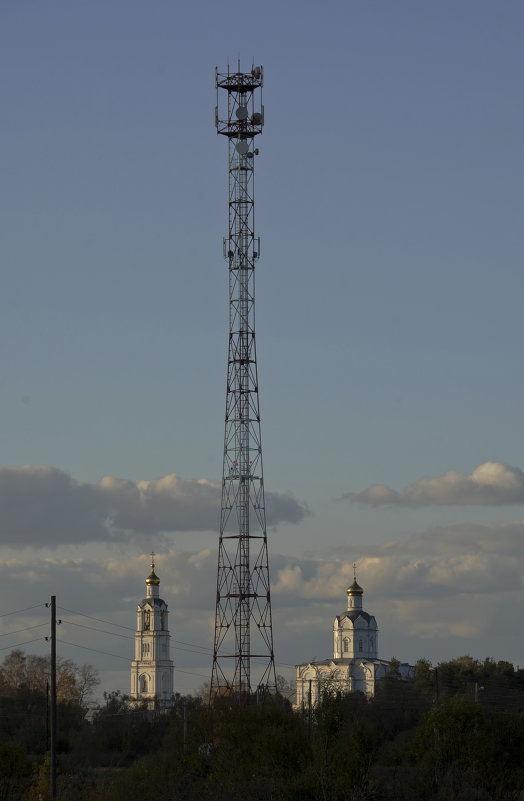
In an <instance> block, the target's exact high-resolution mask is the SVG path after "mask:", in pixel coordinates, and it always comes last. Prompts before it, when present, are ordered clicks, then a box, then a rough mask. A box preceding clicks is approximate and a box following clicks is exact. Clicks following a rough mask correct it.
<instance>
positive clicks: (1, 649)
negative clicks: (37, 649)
mask: <svg viewBox="0 0 524 801" xmlns="http://www.w3.org/2000/svg"><path fill="white" fill-rule="evenodd" d="M40 640H47V637H35V639H34V640H26V641H25V642H18V643H16V645H15V646H13V645H4V647H3V648H0V651H7V650H9V648H10V649H11V650H12V651H16V649H17V648H20V646H21V645H29V643H31V642H40Z"/></svg>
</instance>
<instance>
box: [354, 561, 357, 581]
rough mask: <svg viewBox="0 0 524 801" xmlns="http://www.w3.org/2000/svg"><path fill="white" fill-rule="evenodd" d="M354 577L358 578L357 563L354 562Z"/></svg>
mask: <svg viewBox="0 0 524 801" xmlns="http://www.w3.org/2000/svg"><path fill="white" fill-rule="evenodd" d="M353 578H354V579H355V581H356V580H357V563H356V562H353Z"/></svg>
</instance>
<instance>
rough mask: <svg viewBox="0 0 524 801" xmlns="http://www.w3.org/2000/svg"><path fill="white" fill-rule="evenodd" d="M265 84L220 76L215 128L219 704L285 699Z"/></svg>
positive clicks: (256, 78) (256, 77) (214, 690)
mask: <svg viewBox="0 0 524 801" xmlns="http://www.w3.org/2000/svg"><path fill="white" fill-rule="evenodd" d="M263 83H264V71H263V69H262V67H258V66H253V67H252V68H251V72H248V73H246V72H241V71H240V61H239V63H238V71H237V72H231V71H230V69H229V65H228V69H227V73H219V72H218V69H216V70H215V85H216V89H217V105H216V108H215V125H216V128H217V133H218V134H221V135H223V136H224V137H226V139H227V141H228V153H229V162H228V163H229V228H228V234H227V237H226V238H225V239H224V256H225V257H226V259H227V261H228V269H229V350H228V367H227V391H226V416H225V431H224V455H223V467H222V501H221V513H220V539H219V547H218V570H217V592H216V613H215V637H214V648H213V668H212V675H211V687H210V702H211V703H213V701H214V700H215V699H217V698H218V697H222V696H227V697H228V698H234V699H235V700H237V701H238V702H239V703H248V702H249V701H250V700H251V699H252V698H254V697H256V698H257V700H259V699H260V698H261V696H262V697H263V696H264V695H266V694H268V693H274V692H276V674H275V659H274V653H273V629H272V620H271V594H270V586H269V560H268V549H267V533H266V509H265V499H264V477H263V471H262V440H261V435H260V406H259V396H258V373H257V357H256V346H255V261H256V260H257V259H258V257H259V254H260V240H259V239H258V237H257V238H256V237H255V228H254V226H255V198H254V189H253V186H254V184H253V180H254V161H255V160H254V158H253V154H254V153H258V150H257V149H256V148H254V147H253V145H254V141H255V137H257V136H259V135H260V134H261V133H262V127H263V125H264V106H263V105H262V86H263ZM219 90H223V91H222V92H220V91H219ZM221 98H224V100H225V98H227V103H226V102H224V108H223V109H222V108H221V107H220V104H219V101H220V100H221Z"/></svg>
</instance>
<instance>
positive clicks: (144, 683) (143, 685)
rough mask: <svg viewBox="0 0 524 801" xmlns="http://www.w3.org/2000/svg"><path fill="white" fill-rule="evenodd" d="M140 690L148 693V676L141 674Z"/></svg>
mask: <svg viewBox="0 0 524 801" xmlns="http://www.w3.org/2000/svg"><path fill="white" fill-rule="evenodd" d="M139 681H140V692H141V693H147V676H145V675H143V676H140V679H139Z"/></svg>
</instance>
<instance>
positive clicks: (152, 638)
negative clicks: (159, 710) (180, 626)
mask: <svg viewBox="0 0 524 801" xmlns="http://www.w3.org/2000/svg"><path fill="white" fill-rule="evenodd" d="M154 556H155V555H154V554H151V573H150V574H149V576H148V577H147V578H146V597H145V598H144V599H143V600H142V601H140V603H139V604H138V607H137V622H136V632H135V658H134V659H133V661H132V662H131V698H132V699H134V700H136V701H146V702H147V705H148V707H150V708H154V707H155V706H160V707H167V706H169V705H170V703H171V698H172V696H173V674H174V665H173V661H172V659H170V639H171V638H170V634H169V625H168V610H167V604H166V602H165V601H163V600H162V598H160V597H159V596H160V592H159V586H160V579H159V578H158V576H157V575H156V573H155V563H154Z"/></svg>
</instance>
